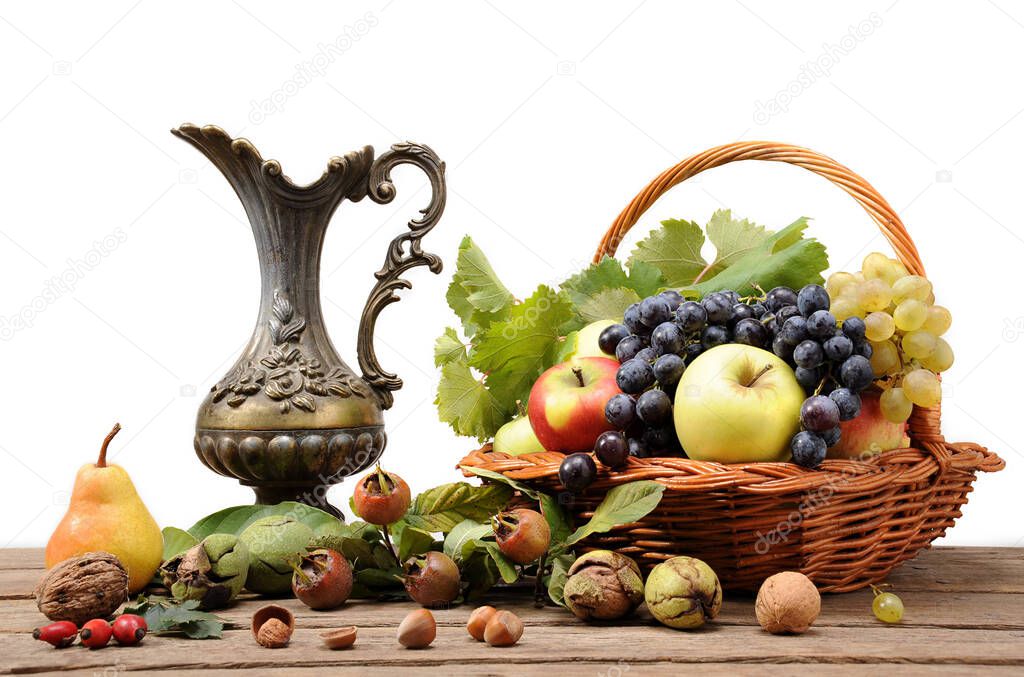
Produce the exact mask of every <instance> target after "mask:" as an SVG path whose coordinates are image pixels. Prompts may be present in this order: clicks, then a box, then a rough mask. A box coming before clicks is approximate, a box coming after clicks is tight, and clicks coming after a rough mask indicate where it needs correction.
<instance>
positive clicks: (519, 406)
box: [516, 400, 526, 416]
mask: <svg viewBox="0 0 1024 677" xmlns="http://www.w3.org/2000/svg"><path fill="white" fill-rule="evenodd" d="M516 411H517V412H519V415H520V416H526V407H524V406H523V401H522V400H516Z"/></svg>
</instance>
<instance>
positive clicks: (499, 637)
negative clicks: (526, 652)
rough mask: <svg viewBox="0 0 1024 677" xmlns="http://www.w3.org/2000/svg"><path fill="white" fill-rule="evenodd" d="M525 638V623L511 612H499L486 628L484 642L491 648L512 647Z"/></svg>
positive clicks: (492, 617)
mask: <svg viewBox="0 0 1024 677" xmlns="http://www.w3.org/2000/svg"><path fill="white" fill-rule="evenodd" d="M522 636H523V622H522V621H521V620H519V616H516V615H515V614H514V613H512V612H511V611H498V612H497V613H495V614H494V615H493V616H491V620H489V621H487V627H486V628H484V640H485V641H486V642H487V643H488V644H490V645H491V646H512V645H513V644H515V643H516V642H518V641H519V638H520V637H522Z"/></svg>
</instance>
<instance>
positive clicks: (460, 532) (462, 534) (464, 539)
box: [443, 519, 491, 562]
mask: <svg viewBox="0 0 1024 677" xmlns="http://www.w3.org/2000/svg"><path fill="white" fill-rule="evenodd" d="M490 533H491V526H490V525H489V524H481V523H480V522H478V521H476V520H471V519H467V520H462V521H461V522H459V523H458V524H456V525H455V526H454V527H452V530H451V531H449V532H448V535H447V536H445V537H444V546H443V552H444V554H446V555H448V556H449V557H451V558H452V559H453V560H455V561H456V562H463V561H464V560H466V559H468V558H469V556H470V555H471V554H472V552H473V549H474V548H475V547H476V546H475V544H476V542H477V540H478V539H481V538H483V537H484V536H486V535H488V534H490Z"/></svg>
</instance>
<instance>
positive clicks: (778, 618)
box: [754, 571, 821, 635]
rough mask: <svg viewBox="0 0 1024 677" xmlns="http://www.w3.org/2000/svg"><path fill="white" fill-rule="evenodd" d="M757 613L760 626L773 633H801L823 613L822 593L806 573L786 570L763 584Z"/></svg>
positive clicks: (755, 606)
mask: <svg viewBox="0 0 1024 677" xmlns="http://www.w3.org/2000/svg"><path fill="white" fill-rule="evenodd" d="M754 612H755V613H756V614H757V622H758V623H760V624H761V627H762V628H764V629H765V630H767V631H768V632H770V633H772V634H773V635H781V634H800V633H802V632H804V631H806V630H807V628H809V627H811V624H812V623H814V621H815V619H816V618H817V617H818V613H820V612H821V595H820V594H819V593H818V589H817V588H816V587H814V583H812V582H811V579H809V578H807V576H804V575H803V574H801V573H799V572H796V571H783V572H782V573H778V574H775V575H774V576H770V577H768V579H767V580H765V582H764V583H762V584H761V589H760V590H758V591H757V601H756V602H755V603H754Z"/></svg>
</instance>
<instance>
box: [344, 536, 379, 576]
mask: <svg viewBox="0 0 1024 677" xmlns="http://www.w3.org/2000/svg"><path fill="white" fill-rule="evenodd" d="M341 554H342V555H344V556H345V559H347V560H348V561H349V562H351V563H352V566H353V567H355V568H356V569H365V568H367V567H372V566H374V564H375V562H374V559H373V544H371V543H370V542H368V541H364V540H363V539H361V538H345V539H342V541H341Z"/></svg>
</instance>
